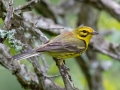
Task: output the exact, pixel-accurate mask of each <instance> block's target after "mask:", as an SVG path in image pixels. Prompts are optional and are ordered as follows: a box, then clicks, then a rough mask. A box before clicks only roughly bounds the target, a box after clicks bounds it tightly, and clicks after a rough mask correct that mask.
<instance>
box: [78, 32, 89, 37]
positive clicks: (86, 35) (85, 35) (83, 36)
mask: <svg viewBox="0 0 120 90" xmlns="http://www.w3.org/2000/svg"><path fill="white" fill-rule="evenodd" d="M88 34H89V33H87V34H86V35H80V36H81V37H87V35H88Z"/></svg>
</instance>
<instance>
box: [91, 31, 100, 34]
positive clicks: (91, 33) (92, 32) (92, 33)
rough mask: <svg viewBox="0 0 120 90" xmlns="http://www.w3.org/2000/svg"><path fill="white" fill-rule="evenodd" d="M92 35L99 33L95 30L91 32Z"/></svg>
mask: <svg viewBox="0 0 120 90" xmlns="http://www.w3.org/2000/svg"><path fill="white" fill-rule="evenodd" d="M90 34H91V35H97V34H99V33H98V32H96V31H94V32H92V33H90Z"/></svg>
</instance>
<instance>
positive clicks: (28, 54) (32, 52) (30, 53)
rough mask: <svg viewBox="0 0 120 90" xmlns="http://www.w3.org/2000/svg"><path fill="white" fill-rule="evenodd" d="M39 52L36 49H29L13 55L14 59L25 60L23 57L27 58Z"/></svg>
mask: <svg viewBox="0 0 120 90" xmlns="http://www.w3.org/2000/svg"><path fill="white" fill-rule="evenodd" d="M39 54H40V53H39V52H36V51H34V50H28V51H25V52H22V53H20V54H17V55H14V56H12V59H13V60H23V59H27V58H30V57H33V56H37V55H39Z"/></svg>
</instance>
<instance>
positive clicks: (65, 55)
mask: <svg viewBox="0 0 120 90" xmlns="http://www.w3.org/2000/svg"><path fill="white" fill-rule="evenodd" d="M48 54H49V55H51V56H53V57H55V58H61V59H67V58H73V57H77V56H79V55H80V54H81V53H55V52H51V53H48Z"/></svg>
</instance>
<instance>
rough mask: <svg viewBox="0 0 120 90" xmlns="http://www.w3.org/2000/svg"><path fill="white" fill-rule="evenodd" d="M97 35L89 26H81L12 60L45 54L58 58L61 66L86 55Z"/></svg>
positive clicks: (15, 56) (13, 57)
mask: <svg viewBox="0 0 120 90" xmlns="http://www.w3.org/2000/svg"><path fill="white" fill-rule="evenodd" d="M97 34H98V32H97V31H94V30H93V29H92V28H91V27H89V26H80V27H78V28H76V29H74V30H72V31H68V32H64V33H62V34H60V35H58V36H56V37H55V38H53V39H51V40H50V41H49V42H47V43H45V44H42V45H40V46H38V47H36V48H34V49H32V50H27V51H25V52H22V53H20V54H17V55H14V56H12V59H13V60H23V59H27V58H29V57H33V56H36V55H39V54H41V53H45V54H48V55H50V56H52V57H53V58H58V59H59V60H60V61H59V65H62V63H63V62H64V60H65V59H67V58H74V57H77V56H80V55H81V54H82V53H84V52H85V51H86V50H87V48H88V44H89V43H90V40H91V38H92V37H93V35H97Z"/></svg>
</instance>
